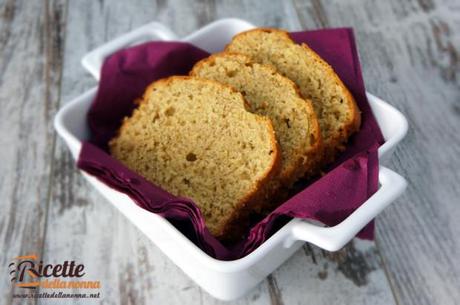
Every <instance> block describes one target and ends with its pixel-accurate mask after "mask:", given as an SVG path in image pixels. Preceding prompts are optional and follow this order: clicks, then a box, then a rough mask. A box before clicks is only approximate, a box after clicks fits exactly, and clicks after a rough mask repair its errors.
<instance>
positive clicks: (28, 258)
mask: <svg viewBox="0 0 460 305" xmlns="http://www.w3.org/2000/svg"><path fill="white" fill-rule="evenodd" d="M8 267H9V270H10V276H11V282H13V283H15V285H16V286H17V287H22V288H29V289H34V288H37V287H41V288H100V282H99V281H82V280H80V278H82V277H83V276H84V275H85V274H86V273H85V266H84V265H83V264H79V263H76V262H75V261H64V262H62V263H58V264H48V263H44V262H43V261H42V260H39V259H38V256H37V255H36V254H30V255H24V256H18V257H15V258H14V259H13V261H12V262H11V263H10V264H9V266H8ZM42 279H44V280H42Z"/></svg>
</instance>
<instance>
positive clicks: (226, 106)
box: [109, 76, 279, 239]
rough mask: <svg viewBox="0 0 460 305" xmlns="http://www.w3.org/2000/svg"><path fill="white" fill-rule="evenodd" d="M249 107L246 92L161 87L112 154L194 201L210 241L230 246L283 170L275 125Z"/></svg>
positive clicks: (205, 84) (205, 83) (189, 83)
mask: <svg viewBox="0 0 460 305" xmlns="http://www.w3.org/2000/svg"><path fill="white" fill-rule="evenodd" d="M246 107H247V105H246V104H245V100H244V98H243V96H242V95H241V94H240V93H239V92H237V91H236V90H234V89H233V88H231V87H229V86H226V85H223V84H220V83H218V82H215V81H211V80H205V79H200V78H195V77H187V76H173V77H170V78H166V79H162V80H159V81H157V82H154V83H153V84H151V85H150V86H149V87H147V89H146V91H145V93H144V96H143V99H142V100H141V101H140V102H139V107H138V108H137V109H135V110H134V112H133V114H132V115H131V116H130V117H129V118H125V120H124V121H123V124H122V126H121V128H120V130H119V133H118V135H117V136H116V137H115V138H113V139H112V140H111V142H110V145H109V146H110V152H111V154H112V155H113V156H114V157H115V158H116V159H118V160H119V161H121V162H122V163H123V164H124V165H126V166H127V167H128V168H130V169H131V170H133V171H135V172H137V173H139V174H140V175H142V176H143V177H145V178H146V179H147V180H149V181H150V182H152V183H154V184H157V185H159V186H161V187H162V188H163V189H165V190H167V191H169V192H170V193H172V194H174V195H177V196H184V197H188V198H191V199H192V200H193V201H194V202H195V203H196V204H197V205H198V206H199V208H200V210H201V212H202V214H203V216H204V218H205V222H206V225H207V227H208V229H209V230H210V232H211V234H213V235H214V236H216V237H217V238H219V239H226V238H227V237H228V236H231V235H232V232H231V230H232V228H233V227H234V225H235V223H238V218H239V217H240V216H241V215H242V213H241V211H243V210H250V209H251V202H252V201H253V199H254V198H256V197H258V196H260V195H259V192H260V190H261V188H263V186H264V184H265V183H267V181H269V179H270V178H271V176H272V175H273V173H274V172H275V171H276V170H277V164H278V162H279V153H278V148H277V142H276V139H275V133H274V131H273V127H272V124H271V122H270V120H269V119H268V118H265V117H262V116H259V115H256V114H253V113H251V112H249V111H247V110H246Z"/></svg>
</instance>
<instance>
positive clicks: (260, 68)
mask: <svg viewBox="0 0 460 305" xmlns="http://www.w3.org/2000/svg"><path fill="white" fill-rule="evenodd" d="M191 75H194V76H198V77H202V78H207V79H212V80H216V81H218V82H221V83H224V84H228V85H230V86H232V87H234V88H235V89H237V90H238V91H240V92H242V94H243V95H244V97H245V98H246V100H247V102H248V103H249V105H250V109H251V111H252V112H254V113H257V114H260V115H264V116H267V117H269V118H270V119H271V121H272V123H273V127H274V129H275V134H276V137H277V140H278V143H279V145H280V150H281V157H282V158H281V160H282V161H281V167H280V171H279V174H278V177H275V178H274V180H273V183H271V184H270V187H271V188H272V190H271V191H272V192H275V191H276V185H277V184H280V185H284V186H288V187H289V186H291V185H292V184H293V183H294V182H295V181H296V180H297V179H298V178H300V177H302V176H304V175H305V173H306V172H308V171H313V169H314V168H315V167H317V159H315V158H317V155H318V151H319V148H320V145H321V134H320V130H319V124H318V120H317V119H316V114H315V112H314V110H313V107H312V104H311V101H309V100H304V99H303V98H302V97H301V96H300V93H299V92H298V89H297V86H296V85H295V84H294V83H293V82H292V81H291V80H289V79H288V78H286V77H284V76H282V75H281V74H279V73H277V72H276V70H275V69H273V68H272V67H271V66H267V65H262V64H257V63H253V62H252V61H251V60H250V58H249V57H247V56H245V55H241V54H237V53H228V52H223V53H218V54H214V55H212V56H210V57H208V58H205V59H203V60H201V61H200V62H198V63H197V64H196V65H195V66H194V67H193V69H192V71H191ZM275 181H276V182H275ZM277 182H279V183H277Z"/></svg>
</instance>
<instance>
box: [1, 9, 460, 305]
mask: <svg viewBox="0 0 460 305" xmlns="http://www.w3.org/2000/svg"><path fill="white" fill-rule="evenodd" d="M0 12H1V13H0V16H1V23H0V50H1V58H0V104H1V106H2V107H1V110H0V127H1V128H0V132H1V135H0V147H2V149H1V150H0V160H6V161H7V162H3V161H2V162H0V172H1V173H2V174H3V175H0V194H1V195H2V198H5V199H4V200H3V202H2V203H1V204H0V211H1V212H0V244H1V245H2V248H1V250H2V251H1V253H0V264H1V265H0V274H2V276H3V280H2V281H0V304H26V303H29V304H30V303H39V304H48V303H51V302H52V301H50V300H44V299H43V300H38V301H37V302H36V301H34V300H27V301H25V300H18V299H12V294H13V293H14V292H15V291H14V290H12V289H11V284H10V283H9V280H8V278H7V277H6V276H4V275H6V274H7V273H8V272H7V268H6V266H7V265H8V263H9V261H10V260H11V258H12V257H14V256H16V255H20V254H26V252H37V253H38V254H39V255H41V256H43V258H44V260H45V261H49V262H59V261H62V260H69V259H75V260H77V261H80V262H83V263H85V266H86V270H87V272H88V273H87V278H88V279H94V280H100V281H101V282H102V284H103V288H102V289H101V295H102V298H101V299H99V300H92V302H91V303H94V304H96V303H100V304H183V303H184V302H185V303H187V304H220V303H221V302H219V301H217V300H215V299H213V298H212V297H210V296H209V295H208V294H207V293H205V292H204V291H202V290H201V289H200V288H199V287H198V286H197V285H196V284H194V283H193V282H192V281H191V280H190V279H189V278H187V277H186V276H185V275H184V274H183V273H182V271H181V270H179V269H178V268H177V267H176V266H175V265H174V264H173V263H172V262H170V261H169V259H168V258H167V257H165V256H164V255H163V254H162V253H161V252H160V251H159V250H158V249H157V248H156V247H155V246H154V245H153V244H152V243H151V242H150V241H149V240H148V239H147V238H145V237H144V236H143V235H142V233H140V232H139V231H138V230H137V229H136V228H135V227H134V226H133V225H132V224H131V223H130V222H129V221H127V220H126V219H125V218H124V216H122V215H120V214H119V213H118V211H116V210H115V209H114V208H113V207H112V206H111V205H110V204H109V203H108V202H107V201H106V200H105V199H103V198H102V197H101V196H100V195H99V194H98V193H96V192H95V191H94V190H93V189H92V188H91V187H90V186H89V185H88V184H87V183H86V182H85V181H84V180H83V179H82V177H81V175H80V174H79V173H78V172H77V171H76V169H75V165H74V161H73V160H72V158H71V156H70V154H69V153H68V151H67V149H66V147H65V145H64V144H63V143H62V142H61V141H60V140H56V136H55V134H54V133H53V130H52V117H53V116H54V114H55V112H56V110H57V108H58V107H59V106H62V105H63V103H64V102H66V101H69V100H70V99H71V98H73V97H76V96H78V95H79V94H81V93H82V92H83V91H85V90H87V89H89V88H90V87H92V86H94V85H96V83H95V81H94V80H93V79H92V78H91V77H90V75H89V74H88V73H86V72H85V71H84V70H83V68H82V67H81V65H80V59H81V57H82V56H83V55H84V54H85V53H86V52H87V51H89V50H91V49H93V48H95V47H96V46H98V45H100V44H102V43H103V42H105V41H108V40H110V39H113V38H115V37H116V36H118V35H120V34H123V33H125V32H127V31H129V30H131V29H133V28H135V27H138V26H140V25H142V24H144V23H147V22H150V21H153V20H156V21H160V22H162V23H164V24H165V25H167V26H168V27H170V28H171V29H172V30H173V31H175V32H176V33H177V34H178V35H179V36H183V35H186V34H189V33H191V32H192V31H194V30H196V29H198V28H199V27H201V26H203V25H205V24H206V23H208V22H211V21H213V20H215V19H218V18H223V17H239V18H242V19H246V20H248V21H250V22H252V23H254V24H256V25H259V26H274V27H281V28H286V29H290V30H299V29H305V28H308V29H313V28H320V27H337V26H352V27H354V29H355V32H356V38H357V42H358V46H359V51H360V55H361V60H362V66H363V72H364V78H365V80H366V85H367V88H368V90H369V91H371V92H373V93H375V94H376V95H378V96H380V97H382V98H384V99H386V100H388V101H389V102H390V103H393V104H394V105H395V106H396V107H397V108H399V109H400V110H402V111H403V112H404V113H405V115H406V116H407V117H408V119H409V122H410V125H411V129H410V132H409V135H408V138H407V140H406V141H405V142H404V144H403V145H402V146H401V147H400V148H399V149H398V150H397V152H396V156H395V157H394V158H393V159H392V161H391V162H390V163H389V166H390V167H393V168H395V169H396V170H397V171H398V172H400V173H402V174H403V175H404V176H405V177H408V178H409V180H410V184H411V186H410V188H409V190H408V192H407V193H406V194H405V195H404V196H403V197H402V198H401V199H399V200H398V201H397V202H396V203H395V204H394V205H393V206H392V207H390V208H388V209H387V210H386V211H385V212H384V213H383V215H382V216H381V217H379V219H378V222H377V224H378V226H377V228H378V232H377V233H378V239H377V244H378V247H376V245H375V244H374V243H369V242H363V241H359V240H356V241H353V242H352V243H350V244H349V245H347V246H346V247H345V248H344V249H343V250H341V251H339V252H337V253H327V252H324V251H322V250H320V249H318V248H316V247H313V246H310V245H305V246H304V247H303V248H302V249H301V250H300V251H298V252H297V253H296V254H295V255H294V256H293V257H292V258H291V259H290V260H289V261H288V262H286V263H285V264H284V265H283V266H281V267H280V268H279V269H278V270H277V271H275V272H274V273H273V274H272V275H271V276H269V277H268V278H267V280H266V281H264V282H263V283H262V284H261V285H260V286H259V287H258V288H257V289H255V290H254V291H253V292H252V293H250V294H249V295H248V296H246V297H245V298H242V299H241V300H238V301H237V302H234V303H235V304H267V303H271V304H285V305H286V304H305V302H306V300H308V303H311V304H356V303H359V304H455V303H456V302H457V300H459V299H460V294H459V289H458V287H460V268H459V267H458V264H456V260H458V257H459V254H460V253H459V248H460V245H459V243H460V240H459V239H458V238H457V236H458V235H459V233H460V229H459V226H458V225H457V224H456V219H458V217H459V216H460V212H459V209H458V207H457V204H456V202H457V201H458V199H457V198H459V197H460V196H459V195H460V190H459V189H458V187H457V185H458V183H459V176H460V174H459V173H460V171H459V169H460V161H458V158H457V156H458V154H459V152H460V139H459V135H458V132H457V130H458V129H459V127H460V126H459V125H460V93H459V92H460V90H459V89H460V80H459V71H460V59H459V48H460V36H459V31H458V28H460V5H458V1H457V2H456V1H434V0H433V1H430V0H419V1H415V0H410V1H396V0H392V1H375V0H373V1H360V0H348V1H338V0H337V1H333V0H332V1H319V0H313V1H279V2H276V1H271V2H267V1H249V0H245V1H230V0H227V1H212V0H202V1H185V0H171V1H166V0H157V1H151V0H135V1H129V3H128V2H127V1H121V0H116V1H103V0H101V1H91V0H86V1H68V2H66V1H64V0H62V1H60V0H55V1H51V0H49V1H48V0H43V1H9V0H6V1H3V2H1V6H0ZM66 303H69V304H80V303H81V304H86V303H85V302H84V300H82V299H67V300H66Z"/></svg>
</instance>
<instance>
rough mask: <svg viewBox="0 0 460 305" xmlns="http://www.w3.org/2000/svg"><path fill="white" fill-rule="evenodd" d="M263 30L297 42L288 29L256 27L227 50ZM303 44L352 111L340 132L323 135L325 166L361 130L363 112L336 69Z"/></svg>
mask: <svg viewBox="0 0 460 305" xmlns="http://www.w3.org/2000/svg"><path fill="white" fill-rule="evenodd" d="M261 32H265V33H278V34H279V35H281V36H283V37H284V38H285V39H286V41H289V42H291V43H294V44H296V42H295V41H294V40H293V39H292V38H291V37H290V35H289V33H288V32H287V31H284V30H280V29H275V28H255V29H252V30H249V31H245V32H242V33H239V34H237V35H235V36H234V37H233V38H232V41H231V42H230V43H229V44H227V45H226V47H225V51H228V52H231V51H230V45H231V44H232V43H233V41H235V40H237V39H239V37H242V36H245V35H250V34H251V33H261ZM301 46H302V47H303V48H304V49H305V51H306V52H308V53H309V54H311V55H312V56H313V57H314V58H315V59H316V60H317V61H318V63H320V64H321V65H322V66H323V67H324V68H325V69H326V71H327V73H328V74H329V75H330V77H332V78H333V79H334V81H335V82H336V83H337V85H338V86H340V87H341V88H342V90H343V92H344V93H345V95H346V96H347V99H346V101H347V104H348V106H349V110H350V111H351V116H350V117H349V119H348V121H347V123H346V124H344V126H343V128H342V131H341V132H340V133H336V134H335V135H333V136H332V137H330V138H328V139H326V138H324V137H323V157H322V158H321V159H322V160H319V164H320V165H321V166H324V165H326V164H328V163H331V162H333V160H334V159H335V158H336V156H337V153H338V152H340V151H343V150H344V146H345V144H346V143H347V141H348V138H349V137H350V136H351V135H352V134H353V133H355V132H357V131H358V130H359V128H360V125H361V114H360V111H359V108H358V106H357V104H356V101H355V100H354V98H353V96H352V94H351V93H350V91H349V90H348V88H347V87H346V86H345V85H344V84H343V82H342V80H341V79H340V77H339V76H338V75H337V74H336V73H335V71H334V69H333V68H332V67H331V66H330V65H329V64H328V63H327V62H326V61H324V60H323V59H322V58H321V57H320V56H319V55H318V54H317V53H316V52H314V51H313V50H312V49H311V48H310V47H308V46H307V45H306V44H305V43H303V44H301Z"/></svg>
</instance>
